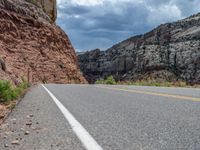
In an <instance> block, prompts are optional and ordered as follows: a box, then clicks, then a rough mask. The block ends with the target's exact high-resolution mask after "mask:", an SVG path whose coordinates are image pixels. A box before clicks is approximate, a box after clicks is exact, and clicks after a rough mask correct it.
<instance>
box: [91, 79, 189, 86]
mask: <svg viewBox="0 0 200 150" xmlns="http://www.w3.org/2000/svg"><path fill="white" fill-rule="evenodd" d="M95 84H110V85H114V84H118V85H120V84H121V85H137V86H163V87H186V86H187V83H186V82H184V81H175V82H169V81H157V80H152V79H148V80H137V81H125V82H116V81H115V79H114V78H113V76H108V77H107V78H106V79H105V80H97V81H96V82H95Z"/></svg>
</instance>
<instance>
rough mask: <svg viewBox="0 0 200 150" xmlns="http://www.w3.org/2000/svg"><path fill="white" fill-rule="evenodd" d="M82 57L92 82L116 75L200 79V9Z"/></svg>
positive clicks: (117, 76)
mask: <svg viewBox="0 0 200 150" xmlns="http://www.w3.org/2000/svg"><path fill="white" fill-rule="evenodd" d="M78 57H79V63H80V66H81V70H82V72H83V73H84V74H85V76H86V77H87V79H88V80H89V81H90V82H94V81H95V80H97V79H99V78H104V77H105V76H107V75H114V76H115V78H116V79H117V80H138V79H144V78H149V77H152V78H162V77H163V78H164V79H167V80H170V81H173V80H178V79H182V80H185V81H187V82H189V83H200V13H199V14H196V15H193V16H191V17H189V18H186V19H183V20H180V21H177V22H174V23H168V24H163V25H160V26H159V27H157V28H156V29H154V30H152V31H151V32H149V33H146V34H144V35H139V36H135V37H131V38H129V39H127V40H125V41H123V42H121V43H119V44H116V45H114V46H113V47H111V48H109V49H108V50H106V51H100V50H98V49H97V50H93V51H89V52H86V53H84V54H79V55H78Z"/></svg>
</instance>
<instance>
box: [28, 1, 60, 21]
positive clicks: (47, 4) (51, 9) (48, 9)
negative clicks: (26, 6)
mask: <svg viewBox="0 0 200 150" xmlns="http://www.w3.org/2000/svg"><path fill="white" fill-rule="evenodd" d="M26 1H28V2H30V3H33V4H36V5H37V6H39V7H42V8H43V10H44V11H45V13H46V14H47V15H48V16H49V17H50V18H51V20H52V21H53V22H55V21H56V17H57V7H56V0H26Z"/></svg>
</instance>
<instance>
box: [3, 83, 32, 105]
mask: <svg viewBox="0 0 200 150" xmlns="http://www.w3.org/2000/svg"><path fill="white" fill-rule="evenodd" d="M29 86H30V84H29V83H28V82H26V81H25V80H23V82H22V83H21V84H20V85H18V86H16V87H14V86H12V84H11V83H10V82H9V81H4V80H0V103H7V102H10V101H12V100H15V99H17V98H18V97H20V96H21V95H22V94H23V92H24V90H25V89H27V88H28V87H29Z"/></svg>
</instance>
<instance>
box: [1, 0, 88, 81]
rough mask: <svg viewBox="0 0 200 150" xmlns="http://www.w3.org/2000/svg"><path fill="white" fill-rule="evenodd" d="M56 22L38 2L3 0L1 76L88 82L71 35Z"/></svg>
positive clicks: (31, 79)
mask: <svg viewBox="0 0 200 150" xmlns="http://www.w3.org/2000/svg"><path fill="white" fill-rule="evenodd" d="M52 2H53V1H52ZM52 21H54V20H52V18H51V16H50V17H49V16H48V15H47V14H46V13H45V12H44V11H43V8H42V7H39V6H38V5H35V4H32V3H30V2H27V1H25V0H0V79H7V80H11V81H12V82H13V83H15V84H18V83H19V82H20V81H21V80H22V79H23V78H24V79H26V80H29V81H30V82H32V83H37V82H45V83H78V82H80V83H81V82H82V83H83V82H85V79H84V77H83V76H82V74H81V73H80V71H79V67H78V61H77V58H76V55H75V51H74V48H73V46H72V45H71V43H70V40H69V38H68V37H67V35H66V34H65V33H64V32H63V31H62V30H61V29H60V28H59V27H58V26H56V25H55V24H52Z"/></svg>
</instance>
